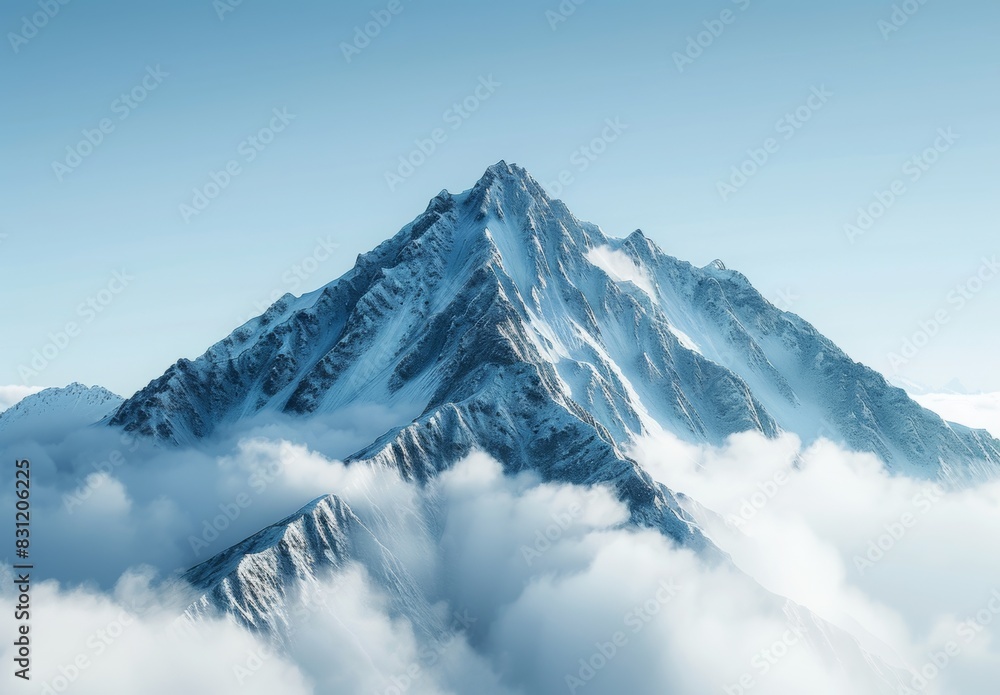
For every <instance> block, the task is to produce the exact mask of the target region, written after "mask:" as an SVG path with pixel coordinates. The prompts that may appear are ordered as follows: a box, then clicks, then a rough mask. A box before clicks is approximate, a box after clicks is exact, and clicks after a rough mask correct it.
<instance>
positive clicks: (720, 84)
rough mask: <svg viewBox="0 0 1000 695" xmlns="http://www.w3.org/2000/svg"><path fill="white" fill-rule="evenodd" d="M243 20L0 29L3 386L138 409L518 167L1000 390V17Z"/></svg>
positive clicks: (452, 10)
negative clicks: (131, 403)
mask: <svg viewBox="0 0 1000 695" xmlns="http://www.w3.org/2000/svg"><path fill="white" fill-rule="evenodd" d="M226 2H227V0H219V2H216V3H213V2H212V1H211V0H198V1H184V2H176V3H162V4H159V3H146V2H141V3H137V2H110V1H107V2H91V3H84V2H68V4H65V5H62V4H60V3H59V1H58V0H42V1H41V2H37V1H36V2H26V1H23V0H14V1H12V2H8V3H5V4H4V6H3V9H2V10H0V28H2V30H3V33H4V34H5V39H4V42H3V45H0V64H2V68H0V80H2V85H3V88H4V89H3V92H4V95H5V96H4V99H3V102H2V104H0V118H2V124H3V129H2V133H3V135H2V137H3V140H4V147H3V152H4V165H5V166H4V167H3V168H2V171H0V190H2V191H3V194H4V205H3V207H2V216H0V234H3V236H2V237H0V271H2V277H3V280H2V282H3V297H4V300H5V301H4V302H3V303H2V309H0V311H2V314H0V326H2V327H3V334H2V335H3V338H2V341H0V369H2V370H3V372H2V374H0V383H7V384H19V383H22V381H23V378H22V373H21V372H20V371H19V367H20V366H21V365H25V366H29V367H30V363H31V359H32V355H33V351H34V350H36V349H38V350H41V349H42V348H44V347H45V345H46V344H50V343H51V344H52V345H53V346H54V347H50V348H49V354H50V355H54V358H53V359H51V360H49V361H48V362H49V363H48V364H46V365H45V366H44V368H43V369H41V370H37V371H38V373H37V374H34V375H30V376H29V377H28V379H27V381H28V383H29V384H32V385H63V384H65V383H68V382H70V381H74V380H78V381H83V382H86V383H90V384H94V383H99V384H102V385H105V386H107V387H109V388H111V389H112V390H115V391H117V392H119V393H122V394H123V395H128V394H130V393H131V392H133V391H135V390H136V389H137V388H140V387H141V386H142V385H144V384H145V383H146V382H148V381H149V380H150V379H152V378H155V377H156V376H158V375H159V374H160V373H162V371H163V370H164V369H165V368H166V367H167V366H168V365H169V364H171V363H172V362H173V361H175V360H176V359H177V358H179V357H189V358H193V357H195V356H197V355H198V354H200V353H201V352H202V351H203V350H204V349H205V348H207V347H208V346H209V345H210V344H211V343H213V342H215V341H216V340H218V339H220V338H222V337H224V336H225V335H226V334H228V333H229V332H230V331H231V330H232V329H233V328H234V327H236V326H237V325H238V324H239V323H241V322H242V321H244V320H245V319H247V318H249V317H250V316H252V315H256V314H257V313H260V311H261V310H262V309H263V308H264V307H265V306H266V304H267V303H268V300H269V298H270V297H271V295H272V294H275V293H278V294H280V293H283V292H285V291H292V292H294V293H296V294H299V293H301V292H303V291H306V290H310V289H313V288H315V287H318V286H321V285H323V284H325V283H326V282H328V281H330V280H332V279H334V278H335V277H337V276H338V275H340V274H341V273H343V272H345V271H346V270H348V269H349V268H350V267H351V266H352V265H353V263H354V259H355V258H356V256H357V254H359V253H361V252H364V251H366V250H368V249H370V248H371V247H373V246H375V245H376V244H377V243H378V242H379V241H381V240H383V239H384V238H387V237H389V236H390V235H392V234H393V233H395V231H396V230H397V229H399V228H400V227H401V226H403V225H404V224H406V223H407V222H408V221H410V220H411V219H412V218H413V217H415V216H416V215H417V214H418V213H419V212H421V211H422V210H423V209H424V207H425V206H426V202H427V200H428V199H429V198H430V197H432V196H433V195H434V194H436V193H437V192H438V191H439V190H441V189H442V188H448V189H450V190H453V191H458V190H464V189H466V188H468V187H470V186H471V185H472V184H473V183H474V182H475V181H476V179H477V178H478V177H479V176H480V175H481V174H482V172H483V170H484V169H485V168H486V167H487V166H488V165H490V164H492V163H494V162H496V161H498V160H500V159H506V160H507V161H511V162H517V163H519V164H521V165H522V166H524V167H526V168H527V169H528V170H529V171H530V172H532V173H533V174H534V176H535V177H536V178H537V179H539V181H541V182H542V183H543V184H545V185H547V186H549V187H550V188H551V189H556V188H559V186H556V185H554V183H555V182H558V181H559V179H560V175H562V176H563V180H564V181H568V180H569V179H570V178H571V179H572V183H570V184H569V185H565V186H561V187H562V189H563V190H560V191H558V192H559V194H560V197H562V198H563V199H564V200H565V201H566V202H567V204H568V205H569V207H570V208H571V209H572V210H574V212H576V214H577V215H578V216H579V217H581V218H583V219H587V220H590V221H593V222H596V223H598V224H600V225H601V226H602V227H603V228H604V229H605V231H606V232H608V233H609V234H612V235H615V236H624V235H627V234H628V233H630V232H631V231H632V230H634V229H636V228H642V229H643V231H644V232H645V233H646V234H647V236H649V237H650V238H652V239H654V240H655V241H656V242H657V243H658V244H659V245H660V246H661V247H662V248H663V249H664V250H665V251H667V252H668V253H670V254H672V255H675V256H678V257H680V258H684V259H686V260H690V261H692V262H694V263H696V264H705V263H708V262H710V261H711V260H713V259H714V258H721V259H723V260H724V261H725V262H726V264H727V265H728V266H730V267H732V268H736V269H738V270H741V271H742V272H744V273H745V274H746V275H747V276H748V277H749V278H750V279H751V280H752V281H753V282H754V283H755V285H756V286H757V287H758V289H760V290H761V292H762V293H764V294H765V295H766V296H768V297H769V298H771V299H772V301H774V302H775V303H776V304H778V305H779V306H782V307H783V308H788V309H790V310H792V311H795V312H796V313H798V314H800V315H802V316H803V317H805V318H806V319H808V320H809V321H811V322H813V323H814V324H815V325H816V326H817V327H818V328H819V329H820V330H821V331H822V332H824V333H825V334H827V335H828V336H829V337H831V338H832V339H833V340H834V341H836V342H837V343H838V344H839V345H841V347H843V348H844V349H845V350H846V351H847V352H848V353H849V354H850V355H851V356H852V357H854V358H855V359H857V360H860V361H863V362H866V363H868V364H870V365H871V366H873V367H875V368H877V369H880V370H881V371H883V372H884V373H887V374H892V373H894V371H896V370H898V372H899V374H900V375H901V376H903V377H906V378H909V379H912V380H914V381H918V382H921V383H925V384H928V385H930V386H934V387H940V386H942V385H944V384H945V383H947V382H949V381H950V380H952V379H953V378H958V379H960V380H961V381H962V382H963V383H964V384H965V385H966V386H967V387H968V388H969V389H972V390H980V389H982V390H1000V369H997V368H996V366H995V365H996V363H995V353H996V344H997V342H998V339H1000V324H998V322H997V320H996V318H997V307H998V306H1000V277H995V275H996V270H995V266H994V264H993V262H992V259H994V258H995V256H996V255H997V254H998V253H1000V248H998V247H1000V242H998V241H997V239H998V236H997V232H996V213H995V209H994V208H993V206H992V205H991V204H990V202H989V201H990V200H995V197H996V194H995V190H994V189H995V186H996V180H997V177H996V162H997V159H998V155H1000V138H998V136H997V128H996V125H995V124H996V123H997V122H1000V118H998V115H1000V96H998V93H997V90H996V88H995V87H996V81H997V73H998V68H1000V52H998V51H997V49H996V42H995V34H996V27H997V26H998V20H1000V6H997V4H996V3H991V2H986V1H985V0H953V1H952V2H949V3H945V2H943V1H942V0H927V1H926V2H925V3H923V4H920V3H919V2H917V0H909V3H902V4H907V5H908V7H907V9H909V10H911V11H913V10H915V12H913V14H912V15H911V14H907V13H906V12H905V11H904V10H903V9H899V10H897V11H895V17H894V6H893V3H892V2H879V1H876V2H873V1H871V0H867V1H866V2H860V1H852V0H847V1H845V2H841V3H803V2H791V1H789V0H785V1H782V0H771V1H769V2H765V1H764V0H739V1H738V2H733V1H731V0H716V1H713V2H701V1H699V2H687V3H669V4H667V5H664V3H658V2H646V1H642V2H640V1H629V2H615V3H611V2H604V1H602V0H586V1H585V2H582V3H581V4H579V5H576V4H575V3H573V2H572V0H567V1H566V2H564V3H563V5H562V8H563V9H562V10H560V3H559V1H558V0H549V1H542V0H539V1H537V2H527V1H522V0H509V1H508V2H504V3H460V2H457V1H456V2H445V1H434V0H411V1H407V0H398V4H396V3H393V2H390V1H389V0H384V1H383V0H376V1H374V2H356V1H350V2H346V1H345V2H337V3H324V2H312V1H308V0H302V1H300V2H294V3H283V4H278V3H265V2H262V1H261V0H243V2H242V3H240V4H238V5H236V4H235V2H234V0H228V4H225V3H226ZM46 6H50V7H49V9H48V14H51V15H52V16H48V14H45V12H46V11H45V10H44V9H43V8H44V7H46ZM569 9H572V13H570V12H569V11H567V10H569ZM394 11H395V12H394ZM372 12H375V13H376V16H380V17H381V18H382V23H383V24H385V26H378V25H372V26H371V27H369V33H370V34H374V36H373V37H368V36H366V37H365V39H368V41H367V43H366V41H365V40H364V39H362V40H358V41H356V40H355V37H356V36H357V33H356V27H361V28H362V31H363V29H364V25H365V24H366V23H369V22H372V21H375V20H374V19H373V16H372V14H371V13H372ZM387 17H389V18H391V20H390V21H388V22H386V18H387ZM904 18H905V22H903V21H902V20H903V19H904ZM894 19H895V23H893V20H894ZM880 22H881V25H880ZM706 23H707V24H706ZM376 26H377V27H378V30H377V32H376V31H374V28H375V27H376ZM713 32H714V33H713ZM699 34H701V35H700V36H699ZM699 40H700V42H701V45H700V46H699V45H698V42H699ZM352 42H354V43H353V47H352V48H351V49H349V50H346V51H345V48H344V45H345V43H346V44H347V45H352ZM692 42H693V43H692ZM359 46H361V48H358V47H359ZM685 53H686V55H685ZM680 56H684V57H683V58H682V57H680ZM487 85H488V86H487ZM477 90H478V95H477ZM816 95H823V96H822V98H820V97H818V96H816ZM467 99H468V100H469V104H471V105H474V106H475V107H476V108H475V109H474V111H472V112H466V111H465V110H464V108H460V109H455V108H454V106H453V105H454V104H455V103H456V102H457V103H460V104H461V103H462V102H464V101H466V100H467ZM609 120H611V121H612V122H617V123H619V124H620V125H619V126H618V128H617V129H615V130H611V129H609V128H608V127H607V125H606V124H607V122H608V121H609ZM435 129H440V130H441V131H443V137H440V138H439V139H440V140H441V141H440V142H438V143H435V151H434V152H433V153H432V154H430V155H429V156H427V157H426V158H425V159H426V161H425V162H424V163H423V164H421V165H420V166H418V167H416V168H415V169H414V171H413V173H412V175H408V176H407V177H406V178H405V179H402V180H401V181H400V180H396V181H394V182H393V183H391V184H390V183H389V182H387V178H386V174H387V172H392V171H393V170H395V169H396V168H397V167H398V166H399V159H400V157H407V156H409V155H410V154H411V152H412V151H413V150H414V149H415V147H416V145H415V141H417V140H421V139H427V138H431V137H432V134H433V133H434V131H435ZM262 130H263V131H264V132H261V131H262ZM612 133H614V141H613V142H606V141H605V142H599V143H598V144H597V148H596V149H598V150H603V151H602V152H601V153H600V154H599V155H596V154H593V153H591V154H590V156H588V154H587V153H586V152H584V151H583V150H582V149H581V148H584V147H588V145H589V144H590V143H592V141H593V140H594V139H595V138H601V137H602V136H603V135H609V134H612ZM941 133H944V134H945V135H942V134H941ZM88 135H89V139H90V140H91V141H93V142H97V144H96V145H91V144H90V143H87V142H86V139H87V137H88ZM439 135H442V133H439ZM251 138H253V139H251ZM609 139H610V138H609ZM81 141H83V143H84V144H83V145H82V146H81V145H80V143H81ZM765 156H766V161H765ZM914 157H917V159H916V160H914ZM754 158H756V159H757V161H758V162H761V163H757V162H754V161H753V159H754ZM54 163H55V164H54ZM741 166H742V167H743V168H744V170H745V171H747V172H751V175H750V176H748V177H746V179H745V182H744V181H743V180H741V179H740V178H739V177H738V176H737V177H736V178H733V171H732V168H733V167H738V168H739V167H741ZM227 167H229V168H230V169H229V171H228V172H227V171H226V170H227ZM220 172H222V173H220ZM563 172H567V173H565V174H564V173H563ZM407 173H408V172H407ZM227 177H228V182H227V184H226V185H223V186H221V187H220V190H219V192H218V195H214V196H213V199H212V200H211V201H210V203H209V204H208V205H207V207H205V209H204V210H199V211H196V212H192V210H193V209H194V206H195V203H196V202H198V201H197V200H196V198H197V196H196V194H195V192H194V191H195V190H196V189H198V190H201V191H202V192H203V193H210V194H214V193H215V191H214V190H213V189H212V186H213V185H214V184H213V178H214V180H215V181H216V182H225V181H226V178H227ZM400 178H402V177H400ZM720 182H723V183H728V185H729V186H731V188H728V189H725V190H724V192H722V193H720ZM734 182H735V183H734ZM737 183H738V184H739V185H736V184H737ZM206 187H207V190H206ZM885 191H889V194H886V193H884V192H885ZM893 191H895V192H893ZM554 192H555V191H554ZM876 193H879V194H880V195H879V196H878V197H877V196H876ZM879 197H881V198H882V201H883V202H885V201H889V200H890V198H894V200H892V201H891V203H887V204H886V205H885V207H886V208H887V209H886V211H885V213H884V214H883V215H881V216H878V219H874V218H873V220H872V224H871V226H870V227H868V228H866V229H861V227H860V226H858V227H857V229H861V231H862V232H863V233H861V234H857V233H854V234H853V239H852V238H849V237H851V236H852V235H849V234H848V233H847V232H846V231H845V225H848V224H853V225H858V223H859V216H860V215H859V212H858V209H859V208H862V207H864V208H868V207H871V206H874V208H875V211H876V212H877V210H878V206H879V205H882V203H880V202H879V199H878V198H879ZM185 205H187V206H190V208H191V209H190V210H187V211H186V212H185V208H183V207H182V206H185ZM861 221H864V220H861ZM334 246H335V248H333V250H329V249H331V247H334ZM116 274H117V275H116ZM70 322H72V323H76V324H77V327H76V328H77V330H76V331H75V334H74V335H72V336H67V338H66V339H64V337H63V336H62V335H61V334H62V333H66V332H67V331H66V328H67V324H68V323H70ZM50 334H51V336H50ZM907 341H909V342H911V343H915V345H914V349H912V350H907V349H906V342H907ZM890 353H895V354H896V355H898V356H899V357H900V358H901V359H892V358H890V357H889V355H890Z"/></svg>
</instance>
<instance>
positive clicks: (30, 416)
mask: <svg viewBox="0 0 1000 695" xmlns="http://www.w3.org/2000/svg"><path fill="white" fill-rule="evenodd" d="M123 402H124V401H123V399H122V397H121V396H118V395H116V394H114V393H111V392H110V391H108V390H107V389H105V388H103V387H100V386H90V387H88V386H85V385H83V384H79V383H72V384H70V385H69V386H66V387H64V388H49V389H45V390H43V391H39V392H38V393H34V394H31V395H30V396H26V397H25V398H23V399H22V400H21V401H19V402H18V403H17V404H15V405H14V406H13V407H11V408H8V409H7V410H5V411H3V412H2V413H0V439H12V438H18V437H19V438H30V437H34V436H44V437H50V436H55V435H57V434H58V433H60V432H69V431H72V430H73V429H77V428H80V427H85V426H87V425H90V424H93V423H96V422H99V421H100V420H102V419H103V418H105V417H106V416H108V415H109V414H110V413H111V412H113V411H114V410H115V409H116V408H118V407H119V406H120V405H121V404H122V403H123Z"/></svg>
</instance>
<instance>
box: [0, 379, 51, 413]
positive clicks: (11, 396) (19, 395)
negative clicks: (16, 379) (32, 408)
mask: <svg viewBox="0 0 1000 695" xmlns="http://www.w3.org/2000/svg"><path fill="white" fill-rule="evenodd" d="M44 388H45V387H44V386H21V385H18V384H14V385H10V386H3V385H0V412H3V411H4V410H7V409H8V408H11V407H13V406H15V405H17V403H18V402H19V401H21V400H22V399H23V398H26V397H27V396H30V395H31V394H33V393H38V392H39V391H41V390H43V389H44Z"/></svg>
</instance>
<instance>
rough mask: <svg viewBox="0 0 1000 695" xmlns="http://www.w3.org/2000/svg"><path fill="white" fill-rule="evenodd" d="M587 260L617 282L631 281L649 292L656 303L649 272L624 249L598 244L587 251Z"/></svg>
mask: <svg viewBox="0 0 1000 695" xmlns="http://www.w3.org/2000/svg"><path fill="white" fill-rule="evenodd" d="M587 260H588V261H590V262H591V263H593V264H594V265H596V266H597V267H598V268H600V269H601V270H603V271H604V272H605V273H607V274H608V277H610V278H611V279H612V280H614V281H615V282H631V283H633V284H634V285H635V286H636V287H638V288H639V289H640V290H642V291H643V292H645V293H646V294H648V295H649V298H650V299H652V300H653V302H654V303H656V302H657V301H658V300H657V298H656V290H655V289H654V288H653V282H652V280H651V279H650V277H649V273H648V272H646V269H645V268H643V267H642V266H641V265H639V264H638V263H636V262H635V261H634V260H632V258H631V257H629V256H628V254H626V253H625V252H624V251H619V250H616V249H612V248H611V247H610V246H598V247H596V248H592V249H591V250H590V251H588V252H587Z"/></svg>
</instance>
